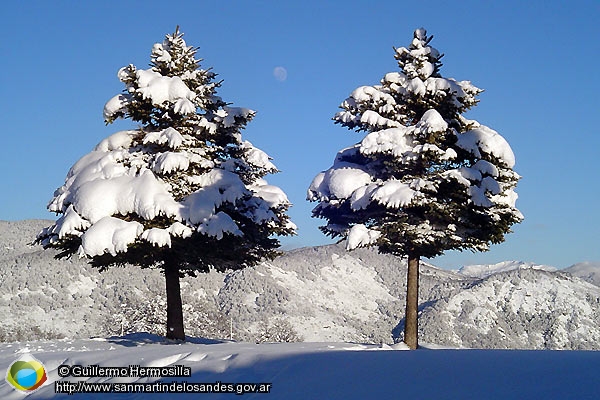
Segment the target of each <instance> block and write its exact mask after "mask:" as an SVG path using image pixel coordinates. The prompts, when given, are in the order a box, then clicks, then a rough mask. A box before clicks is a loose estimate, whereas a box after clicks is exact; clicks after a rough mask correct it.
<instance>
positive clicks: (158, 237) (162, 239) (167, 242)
mask: <svg viewBox="0 0 600 400" xmlns="http://www.w3.org/2000/svg"><path fill="white" fill-rule="evenodd" d="M141 238H142V239H144V240H146V241H148V242H150V243H152V244H153V245H154V246H158V247H164V246H167V247H171V235H170V232H169V230H167V229H160V228H150V229H147V230H145V231H144V232H142V236H141Z"/></svg>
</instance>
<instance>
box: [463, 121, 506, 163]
mask: <svg viewBox="0 0 600 400" xmlns="http://www.w3.org/2000/svg"><path fill="white" fill-rule="evenodd" d="M457 138H458V141H457V143H456V145H457V146H458V147H460V148H461V149H464V150H467V151H468V152H470V153H472V154H473V155H474V156H475V157H478V158H481V157H483V155H482V153H485V154H489V155H492V156H494V157H496V158H498V159H499V160H500V161H502V162H503V163H504V164H505V165H506V166H507V167H509V168H512V167H514V166H515V155H514V153H513V151H512V149H511V148H510V145H509V144H508V142H507V141H506V140H505V139H504V138H503V137H502V136H500V135H499V134H498V132H496V131H495V130H493V129H491V128H488V127H487V126H485V125H479V126H478V127H476V128H473V129H471V130H469V131H467V132H464V133H459V134H457Z"/></svg>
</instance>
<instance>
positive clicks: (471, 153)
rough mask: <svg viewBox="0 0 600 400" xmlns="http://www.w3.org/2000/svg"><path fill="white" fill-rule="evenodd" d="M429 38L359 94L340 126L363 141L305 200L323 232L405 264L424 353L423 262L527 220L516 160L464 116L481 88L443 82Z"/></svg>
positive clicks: (484, 243) (477, 245)
mask: <svg viewBox="0 0 600 400" xmlns="http://www.w3.org/2000/svg"><path fill="white" fill-rule="evenodd" d="M431 39H432V36H427V32H426V31H425V29H422V28H421V29H417V30H416V31H415V32H414V39H413V41H412V43H411V44H410V46H409V47H408V48H405V47H400V48H398V49H394V50H395V53H396V54H395V58H396V60H397V62H398V66H399V68H400V71H399V72H390V73H388V74H386V75H385V76H384V77H383V79H382V80H381V84H380V85H375V86H362V87H359V88H357V89H356V90H354V91H353V92H352V94H351V95H350V97H348V98H347V99H346V100H345V101H344V102H343V103H342V104H341V106H340V108H341V111H339V112H338V113H337V114H336V115H335V117H334V121H335V123H337V124H340V125H342V126H345V127H347V128H348V129H352V130H355V131H357V132H361V131H364V132H366V136H365V137H364V138H363V139H362V140H361V141H360V142H358V143H357V144H356V145H354V146H351V147H349V148H346V149H343V150H341V151H340V152H339V153H338V154H337V155H336V157H335V160H334V163H333V166H332V167H331V168H329V169H328V170H326V171H323V172H321V173H320V174H318V175H317V176H316V177H315V178H314V180H313V182H312V184H311V186H310V188H309V190H308V200H310V201H317V202H319V203H318V205H317V206H316V207H315V208H314V210H313V216H314V217H319V218H323V219H326V220H327V224H326V225H325V226H322V227H321V229H322V231H323V232H324V233H326V234H328V235H330V236H332V237H342V238H346V246H347V248H348V249H353V248H356V247H359V246H377V247H378V248H379V250H380V251H381V252H384V253H391V254H395V255H398V256H402V257H407V258H408V282H407V306H406V317H405V335H404V340H405V342H406V343H407V344H408V346H409V347H410V348H413V349H414V348H416V347H417V346H418V341H417V312H418V270H419V261H420V258H421V257H435V256H438V255H441V254H442V253H443V252H444V251H446V250H451V249H455V250H465V249H469V250H472V251H485V250H487V249H488V248H489V245H490V244H492V243H500V242H502V241H503V240H504V235H505V234H506V233H509V232H510V227H511V225H513V224H515V223H518V222H520V221H521V220H522V218H523V216H522V215H521V213H520V212H519V211H518V210H517V208H516V207H515V202H516V199H517V195H516V193H515V192H514V190H513V189H514V188H515V186H516V184H517V181H518V179H519V178H520V177H519V175H518V174H517V173H515V172H514V171H513V167H514V164H515V158H514V154H513V152H512V150H511V148H510V146H509V145H508V143H507V142H506V141H505V140H504V139H503V138H502V136H500V135H499V134H498V133H497V132H495V131H494V130H492V129H490V128H488V127H487V126H484V125H481V124H479V123H478V122H477V121H474V120H468V119H466V118H465V117H464V116H463V115H462V114H463V113H465V112H466V111H467V110H469V109H470V108H472V107H473V106H475V105H476V104H477V102H478V100H477V95H478V94H480V93H481V91H482V90H481V89H479V88H477V87H475V86H473V85H472V84H471V83H470V82H468V81H456V80H454V79H451V78H444V77H442V75H441V74H440V68H441V66H442V63H441V61H440V60H441V58H442V54H440V53H439V52H438V51H437V50H436V49H435V48H433V47H431V46H430V45H429V43H430V41H431Z"/></svg>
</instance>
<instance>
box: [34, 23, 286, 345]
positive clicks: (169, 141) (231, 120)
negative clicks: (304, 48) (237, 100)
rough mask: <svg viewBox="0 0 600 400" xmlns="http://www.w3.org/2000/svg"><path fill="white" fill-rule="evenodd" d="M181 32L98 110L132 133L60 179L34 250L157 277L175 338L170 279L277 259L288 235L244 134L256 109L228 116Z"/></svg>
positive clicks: (176, 314) (263, 166)
mask: <svg viewBox="0 0 600 400" xmlns="http://www.w3.org/2000/svg"><path fill="white" fill-rule="evenodd" d="M196 52H197V49H196V48H194V47H191V46H187V45H186V43H185V41H184V39H183V34H182V33H180V32H179V28H177V30H176V31H175V33H173V34H172V35H166V37H165V40H164V42H163V43H162V44H161V43H157V44H155V45H154V46H153V48H152V54H151V65H150V66H151V67H150V68H149V69H145V70H144V69H138V68H136V67H135V66H134V65H128V66H126V67H124V68H122V69H121V70H119V73H118V77H119V79H120V80H121V81H122V82H123V83H124V84H125V90H124V92H123V93H122V94H119V95H117V96H115V97H114V98H112V99H111V100H109V101H108V102H107V103H106V105H105V107H104V119H105V121H106V123H107V124H109V123H112V122H114V121H115V120H116V119H118V118H127V119H130V120H131V121H133V122H135V123H137V125H138V126H140V127H139V128H138V129H134V130H128V131H121V132H117V133H115V134H113V135H112V136H110V137H108V138H106V139H104V140H103V141H101V142H100V143H99V144H98V145H97V146H96V148H95V149H94V150H93V151H92V152H91V153H89V154H87V155H85V156H84V157H82V158H81V159H80V160H79V161H78V162H77V163H76V164H75V165H74V166H73V167H72V168H71V170H70V171H69V173H68V175H67V178H66V181H65V184H64V185H63V186H61V187H60V188H58V189H57V191H56V192H55V194H54V198H53V199H52V200H51V201H50V203H49V205H48V209H49V210H50V211H53V212H56V213H57V214H62V215H61V216H60V218H58V220H57V221H56V222H55V224H53V225H52V226H50V227H48V228H45V229H44V230H43V231H42V232H41V233H40V234H39V235H38V241H39V242H41V243H42V244H43V245H44V246H45V247H55V248H59V249H61V250H62V252H61V253H60V255H61V256H69V255H72V254H76V253H77V254H79V256H81V257H88V258H89V259H90V262H91V263H92V264H93V265H95V266H97V267H99V268H100V269H101V270H103V269H106V268H108V267H109V266H115V265H123V264H127V263H130V264H134V265H139V266H140V267H142V268H147V267H157V268H161V269H162V270H163V271H164V274H165V281H166V293H167V337H168V338H173V339H184V338H185V335H184V328H183V316H182V302H181V295H180V287H179V278H180V276H182V275H183V274H185V273H187V274H190V275H194V274H195V273H196V272H207V271H208V270H209V268H214V269H216V270H219V271H223V270H226V269H233V270H235V269H240V268H243V267H246V266H249V265H252V264H255V263H257V262H258V261H260V260H261V259H263V258H273V257H274V256H276V255H277V254H278V252H277V250H276V249H277V248H278V246H279V241H278V240H277V239H276V237H275V236H276V235H290V234H294V231H295V226H294V224H293V223H291V221H290V220H289V217H288V216H287V215H286V210H287V209H288V207H289V206H290V203H289V201H288V199H287V197H286V195H285V193H284V192H283V191H282V190H281V189H280V188H278V187H276V186H271V185H268V184H267V182H266V181H265V180H264V179H263V177H264V176H265V175H266V174H268V173H274V172H277V169H276V167H275V166H274V165H273V164H272V163H271V161H270V158H269V156H267V154H266V153H264V152H263V151H261V150H260V149H258V148H256V147H254V146H253V145H252V144H251V143H250V142H248V141H243V140H242V137H241V131H242V129H244V127H245V126H246V124H247V123H248V122H249V121H250V120H251V119H252V118H253V117H254V114H255V112H254V111H252V110H249V109H245V108H235V107H231V106H230V105H229V104H228V103H226V102H224V101H223V100H222V99H221V98H220V97H218V96H217V95H216V90H217V89H218V88H219V86H220V85H221V82H220V81H216V79H215V78H216V75H215V74H214V73H213V72H211V71H210V70H203V69H201V68H200V61H201V60H199V59H196Z"/></svg>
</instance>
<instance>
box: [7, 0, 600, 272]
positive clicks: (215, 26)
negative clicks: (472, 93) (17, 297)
mask: <svg viewBox="0 0 600 400" xmlns="http://www.w3.org/2000/svg"><path fill="white" fill-rule="evenodd" d="M166 4H167V3H166V2H164V1H154V0H151V1H143V2H141V1H139V2H138V1H128V2H117V1H102V2H99V1H98V2H84V1H81V2H75V1H60V0H59V1H52V2H49V1H13V2H6V3H5V4H3V5H2V22H3V23H2V24H1V26H0V32H1V33H2V43H1V44H0V54H1V55H2V63H1V64H0V69H1V71H2V73H1V74H0V91H1V96H0V107H1V109H2V126H3V129H2V140H3V146H2V147H0V160H1V165H2V167H1V168H0V179H1V182H2V194H1V196H0V205H1V207H0V219H3V220H19V219H28V218H54V215H53V214H50V213H48V212H47V211H46V209H45V208H46V204H47V202H48V200H50V198H51V197H52V193H53V192H54V190H55V189H56V188H57V187H59V186H60V185H62V183H63V182H64V179H65V175H66V173H67V171H68V170H69V168H70V166H71V165H72V164H73V163H74V162H75V161H77V159H78V158H79V157H81V156H83V155H84V154H85V153H87V152H89V151H90V150H91V149H92V148H93V147H94V146H95V145H96V144H97V143H98V142H99V141H100V140H101V139H103V138H104V137H106V136H108V135H110V134H111V133H114V132H115V131H117V130H120V129H127V128H130V127H131V126H132V125H131V124H130V123H129V121H125V122H119V123H116V124H113V125H111V126H105V125H104V122H103V120H102V109H103V106H104V104H105V102H106V101H107V100H108V99H110V98H111V97H112V96H114V95H115V94H118V93H119V92H120V91H121V90H122V89H123V86H122V84H121V82H119V80H118V79H117V77H116V73H117V71H118V69H119V68H120V67H122V66H124V65H127V64H129V63H132V64H135V65H137V66H138V67H142V68H144V67H146V66H147V65H148V63H149V61H150V58H149V55H150V49H151V47H152V45H153V44H154V43H155V42H161V41H162V40H163V38H164V35H165V34H166V33H171V32H173V31H174V29H175V26H176V25H180V27H181V30H182V31H183V32H184V33H185V38H186V40H187V42H188V44H191V45H194V46H198V47H200V50H199V52H198V55H199V56H200V57H201V58H203V59H204V61H203V63H202V66H203V67H204V68H207V67H213V68H214V71H215V72H216V73H217V74H219V78H221V79H224V82H223V86H222V87H221V89H220V91H219V94H220V95H221V97H223V99H224V100H225V101H228V102H231V103H233V105H235V106H241V107H248V108H252V109H254V110H257V112H258V114H257V116H256V118H255V120H254V121H252V122H251V123H250V124H249V125H248V128H247V129H246V131H245V134H244V137H245V139H247V140H250V141H251V142H252V143H253V144H254V145H256V146H258V147H259V148H261V149H263V150H265V151H266V152H267V153H269V154H270V155H271V156H272V157H273V159H274V163H275V164H276V165H277V166H278V167H279V169H280V170H281V171H282V172H281V173H279V174H277V175H274V176H271V177H270V178H269V181H270V182H271V183H274V184H277V185H279V186H281V187H282V188H283V189H284V190H285V191H286V193H287V194H288V197H289V198H290V200H291V201H292V202H293V203H294V207H293V208H292V209H291V210H290V215H291V216H292V219H293V220H294V222H295V223H296V224H297V225H298V227H299V232H298V233H299V234H298V236H296V237H294V238H291V239H286V240H284V241H283V244H284V246H285V247H286V248H292V247H300V246H309V245H318V244H325V243H330V240H329V239H328V238H326V237H325V236H323V235H322V234H321V233H320V231H318V229H317V226H319V225H320V224H321V222H322V221H319V220H314V219H312V218H311V217H310V210H311V209H312V207H313V206H314V204H313V203H308V202H306V201H305V196H306V189H307V187H308V185H309V184H310V181H311V180H312V178H313V177H314V175H315V174H317V173H318V172H320V171H321V170H323V169H326V168H328V167H329V166H330V165H331V162H332V160H333V157H334V155H335V153H336V152H337V151H338V150H339V149H341V148H343V147H345V146H348V145H351V144H353V143H355V142H357V141H358V140H360V139H362V137H363V136H364V135H363V134H358V133H355V132H351V131H348V130H346V129H345V128H342V127H340V126H338V125H334V124H333V122H332V121H331V117H332V116H333V114H334V113H335V112H336V111H337V109H338V108H337V107H338V105H339V104H340V103H341V102H342V101H343V100H344V99H345V98H346V97H347V96H348V95H349V93H350V92H351V91H352V90H354V89H355V88H356V87H358V86H361V85H372V84H377V83H378V82H379V80H380V79H381V78H382V77H383V75H384V74H385V73H387V72H391V71H396V70H397V69H398V67H397V64H396V62H395V60H394V58H393V54H394V53H393V48H392V47H393V46H396V47H399V46H407V45H408V44H409V43H410V41H411V39H412V32H413V30H414V29H415V28H418V27H421V26H423V27H425V28H426V29H427V30H428V32H429V33H430V34H433V35H434V39H433V42H432V45H433V46H434V47H436V48H437V49H438V50H440V51H441V52H442V53H444V54H445V57H444V58H443V62H444V66H443V67H442V70H441V72H442V75H444V76H446V77H453V78H456V79H459V80H471V81H472V82H473V83H474V84H475V85H476V86H478V87H480V88H483V89H485V92H484V93H483V94H482V95H481V96H480V100H481V102H480V104H479V105H478V106H477V107H475V108H474V109H473V110H471V111H470V112H469V113H468V114H467V117H469V118H472V119H476V120H478V121H479V122H480V123H482V124H485V125H488V126H490V127H491V128H493V129H495V130H497V131H498V132H499V133H500V134H502V135H503V136H504V137H505V138H506V139H507V140H508V142H509V143H510V144H511V146H512V148H513V151H514V152H515V155H516V157H517V165H516V167H515V169H516V170H517V172H518V173H519V174H521V175H522V176H523V178H522V180H521V181H520V183H519V185H518V186H517V192H518V194H519V201H518V202H517V206H518V208H519V209H520V210H521V211H522V212H523V214H524V215H525V221H524V222H523V223H521V224H520V225H518V226H516V227H515V228H514V233H512V234H510V235H508V236H507V239H506V242H505V243H503V244H500V245H495V246H493V247H492V250H491V251H489V252H487V253H471V252H463V253H459V252H450V253H448V254H446V255H444V256H441V257H438V258H436V259H434V260H433V263H434V264H436V265H439V266H442V267H447V268H456V267H460V266H461V265H466V264H474V263H492V262H499V261H503V260H523V261H533V262H537V263H542V264H549V265H554V266H557V267H566V266H569V265H571V264H574V263H576V262H580V261H600V246H599V244H598V242H599V239H600V211H599V208H598V200H599V199H600V178H599V175H600V174H599V173H600V167H599V166H598V165H599V163H598V161H597V159H598V154H599V153H598V152H599V149H600V129H599V126H600V125H599V124H598V123H597V118H598V115H599V104H600V103H599V101H598V93H599V90H600V84H599V83H600V79H599V78H598V76H599V74H598V73H597V71H596V69H597V66H598V64H599V62H600V44H599V43H600V40H599V39H600V24H598V20H600V3H599V2H597V1H592V0H590V1H570V2H566V1H565V2H562V1H529V2H522V1H503V2H498V1H493V2H492V1H461V2H445V1H428V2H415V1H411V2H404V1H398V0H395V1H348V0H346V1H329V2H325V1H301V2H300V1H298V2H291V1H290V2H283V1H236V2H208V1H179V2H173V4H172V5H171V4H169V5H166ZM276 67H282V68H284V69H285V70H286V71H287V77H286V79H285V80H284V79H281V78H282V77H281V76H276V74H274V70H275V68H276ZM278 77H279V79H277V78H278Z"/></svg>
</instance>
